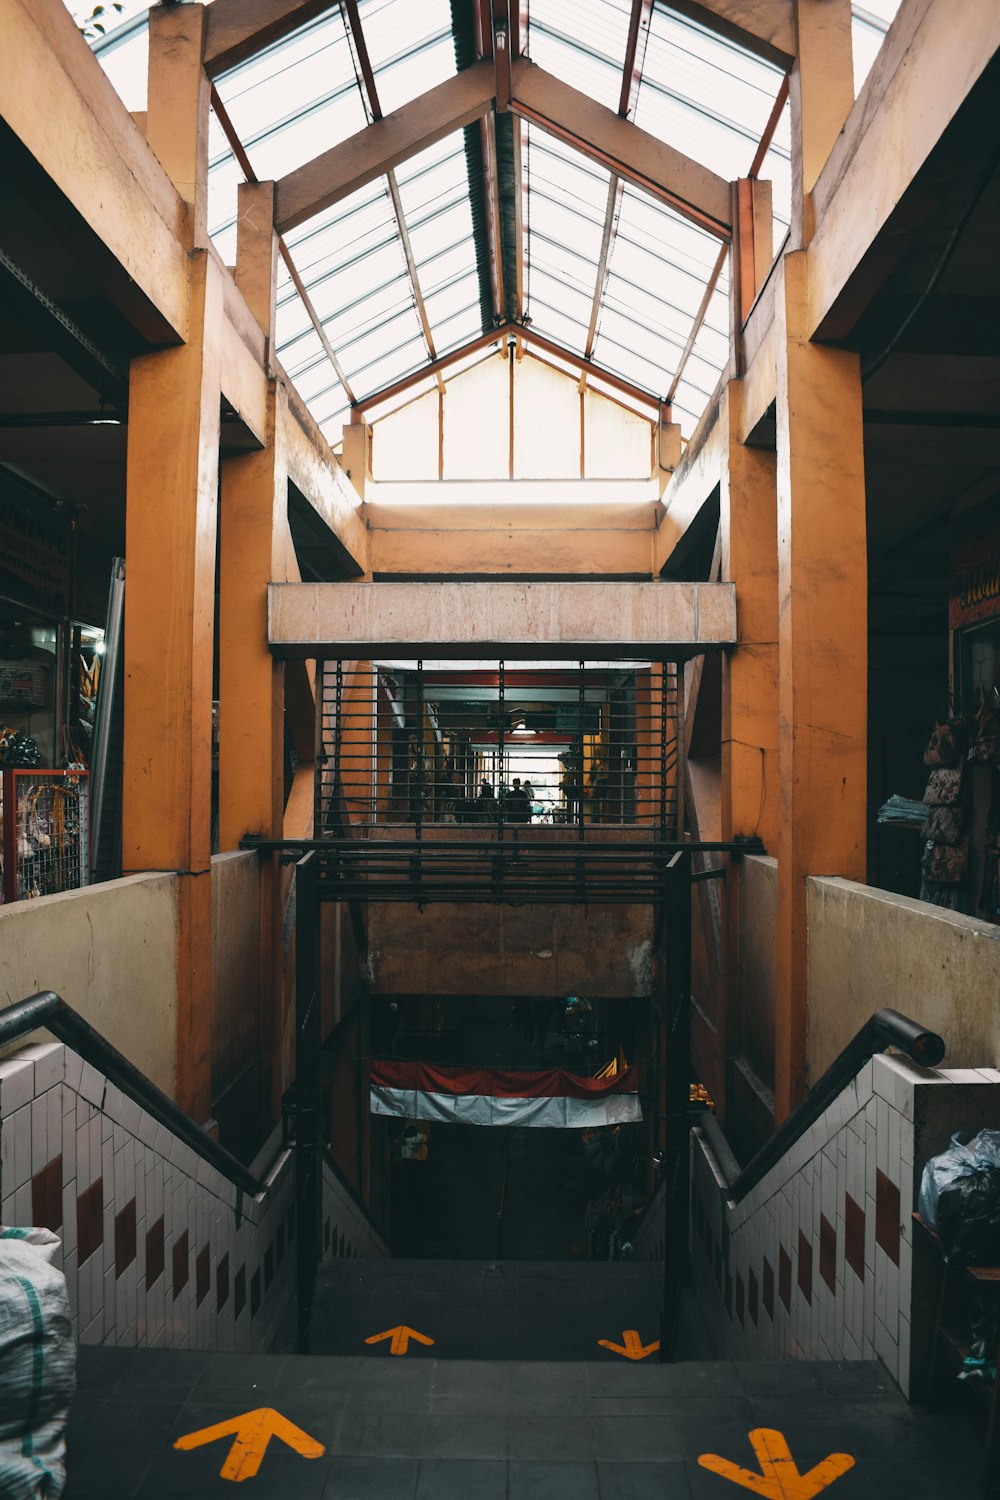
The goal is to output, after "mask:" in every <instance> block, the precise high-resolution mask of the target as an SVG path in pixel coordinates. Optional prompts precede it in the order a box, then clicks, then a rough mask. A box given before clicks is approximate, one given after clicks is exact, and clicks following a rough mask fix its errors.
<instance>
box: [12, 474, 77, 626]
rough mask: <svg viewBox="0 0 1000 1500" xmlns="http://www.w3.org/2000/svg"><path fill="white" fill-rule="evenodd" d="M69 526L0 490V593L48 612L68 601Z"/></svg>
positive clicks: (60, 612)
mask: <svg viewBox="0 0 1000 1500" xmlns="http://www.w3.org/2000/svg"><path fill="white" fill-rule="evenodd" d="M70 544H71V535H70V528H69V525H68V523H67V522H66V521H59V520H57V519H54V518H52V517H49V516H47V515H44V514H40V513H39V512H38V511H36V510H32V509H31V508H30V507H28V506H26V505H23V504H20V503H19V502H18V501H17V500H14V499H13V498H12V497H11V496H9V495H2V494H0V594H3V595H4V596H5V597H6V598H7V599H10V600H12V601H13V602H14V603H16V604H23V605H25V606H27V607H28V608H29V609H35V610H37V611H38V612H39V614H44V615H49V616H61V615H65V614H66V612H67V609H68V605H69V575H70Z"/></svg>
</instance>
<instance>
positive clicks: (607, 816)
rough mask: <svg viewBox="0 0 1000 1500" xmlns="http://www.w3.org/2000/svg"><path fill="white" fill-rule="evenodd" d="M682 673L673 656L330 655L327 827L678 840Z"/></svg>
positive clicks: (322, 694)
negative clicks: (553, 659) (555, 659)
mask: <svg viewBox="0 0 1000 1500" xmlns="http://www.w3.org/2000/svg"><path fill="white" fill-rule="evenodd" d="M678 680H679V679H678V670H677V668H676V666H675V665H674V664H672V663H650V662H615V663H610V664H604V663H602V664H596V663H587V662H580V663H579V664H578V665H577V666H576V667H569V668H567V667H564V666H555V667H545V668H539V667H537V666H533V665H530V664H527V665H518V666H516V667H512V666H508V665H507V664H505V663H504V662H495V663H490V664H489V665H488V666H485V667H483V666H477V668H476V669H475V670H473V669H471V668H470V667H469V665H468V664H467V663H464V664H463V663H455V664H454V665H451V664H447V663H444V664H442V663H435V664H434V667H433V669H430V668H429V667H426V666H425V665H424V664H423V663H421V662H412V663H408V664H403V663H393V664H378V663H371V662H345V661H329V662H320V663H317V688H318V695H319V708H318V714H317V747H316V749H317V754H316V766H317V774H316V809H315V811H316V821H315V829H316V836H317V838H320V839H322V838H330V839H336V838H338V837H343V836H345V835H348V834H351V833H357V832H359V831H361V830H362V829H366V828H367V829H375V828H378V827H381V826H390V825H405V832H404V829H403V828H402V827H400V828H399V831H398V837H399V838H400V839H402V840H406V839H408V838H414V839H416V840H420V839H421V838H422V837H424V834H425V831H426V834H427V836H428V837H432V836H434V834H435V833H436V832H437V831H438V830H439V829H441V828H442V827H443V826H444V825H459V826H466V827H469V828H470V830H471V829H472V828H476V827H478V828H479V829H481V830H484V831H485V829H486V828H487V827H489V828H492V829H493V830H494V831H495V832H496V833H498V834H499V836H500V837H501V838H502V837H504V836H506V835H507V834H508V833H509V832H510V831H512V830H520V829H522V828H527V827H531V829H532V830H533V834H534V831H535V830H537V831H538V835H539V836H540V837H543V838H544V837H545V835H544V833H543V832H542V830H544V829H546V828H551V829H552V830H553V835H552V836H553V838H557V837H564V838H565V837H569V838H572V839H575V840H578V841H587V840H588V839H589V840H591V841H594V839H595V837H596V839H597V841H603V840H605V839H606V838H607V837H608V834H607V832H606V830H608V829H610V828H640V829H646V830H649V832H650V833H651V834H654V835H655V836H658V837H659V838H660V839H661V840H668V839H676V838H678V837H679V832H678V823H679V797H678V781H679V776H678V720H679V705H678ZM557 830H561V834H560V833H557ZM598 830H600V832H598ZM470 837H474V835H471V834H470Z"/></svg>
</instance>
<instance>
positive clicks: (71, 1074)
mask: <svg viewBox="0 0 1000 1500" xmlns="http://www.w3.org/2000/svg"><path fill="white" fill-rule="evenodd" d="M63 1069H64V1072H63V1077H64V1079H65V1082H66V1086H67V1088H69V1089H71V1090H72V1091H73V1092H74V1093H79V1091H80V1074H81V1073H82V1072H83V1058H82V1057H81V1056H80V1054H79V1052H74V1051H73V1049H72V1047H67V1048H65V1057H64V1060H63Z"/></svg>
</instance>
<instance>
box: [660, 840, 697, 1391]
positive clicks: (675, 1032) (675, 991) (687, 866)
mask: <svg viewBox="0 0 1000 1500" xmlns="http://www.w3.org/2000/svg"><path fill="white" fill-rule="evenodd" d="M665 877H666V878H665V883H664V896H665V898H666V903H667V907H666V917H667V920H666V924H665V937H666V955H665V958H666V965H665V970H666V972H665V992H666V993H665V997H664V998H665V1002H666V1003H665V1007H664V1010H665V1014H666V1018H667V1035H666V1053H667V1056H666V1064H667V1100H666V1113H667V1141H666V1150H665V1152H664V1183H665V1187H664V1193H663V1214H664V1223H663V1321H662V1327H661V1332H660V1359H661V1360H663V1361H665V1362H667V1361H670V1360H671V1359H672V1358H673V1345H674V1339H675V1337H676V1334H677V1321H678V1313H679V1311H680V1294H681V1287H682V1285H683V1284H684V1282H685V1280H686V1279H687V1273H688V1218H689V1215H690V1181H689V1178H690V1162H689V1157H688V1144H689V1143H688V1135H689V1122H690V1112H691V854H690V851H689V850H687V849H681V850H678V851H677V853H676V854H675V855H674V856H673V857H672V859H671V860H670V862H669V864H668V865H667V866H666V870H665Z"/></svg>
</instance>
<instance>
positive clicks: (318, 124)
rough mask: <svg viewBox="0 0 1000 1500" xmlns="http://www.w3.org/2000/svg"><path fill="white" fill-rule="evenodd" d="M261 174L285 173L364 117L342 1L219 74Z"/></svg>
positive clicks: (242, 137)
mask: <svg viewBox="0 0 1000 1500" xmlns="http://www.w3.org/2000/svg"><path fill="white" fill-rule="evenodd" d="M216 88H217V89H218V91H219V96H220V98H221V99H222V102H223V104H224V105H225V107H226V112H227V113H228V115H229V117H230V119H231V120H232V122H233V126H234V127H235V130H236V133H237V134H238V136H239V138H240V140H241V141H242V142H243V145H244V146H245V148H246V152H247V155H248V156H249V158H250V161H251V162H252V164H253V168H254V171H255V172H256V173H257V176H258V177H260V178H261V179H262V180H267V179H270V178H277V177H283V176H285V175H286V174H287V173H288V172H290V171H292V170H293V169H294V168H295V167H298V166H301V165H302V164H303V162H307V161H309V160H311V158H312V157H314V156H316V155H317V154H318V153H319V152H320V151H321V150H325V149H327V148H328V147H330V146H334V145H337V144H338V142H340V141H344V140H346V139H347V138H348V136H351V135H354V134H356V133H357V132H358V131H359V130H363V129H364V128H365V125H366V123H367V120H366V117H365V111H364V106H363V103H362V99H361V94H360V91H359V89H358V85H357V78H356V74H355V69H354V57H353V54H352V52H351V47H350V42H349V39H348V36H347V32H346V29H345V26H344V19H343V15H342V13H341V10H340V7H339V6H337V7H335V8H334V9H332V10H330V11H328V12H327V13H326V14H325V15H323V16H321V17H320V18H319V19H318V20H315V21H312V22H310V23H309V24H308V25H307V26H303V27H302V28H301V29H300V30H299V31H297V32H295V33H294V34H293V35H292V36H290V37H286V38H284V39H283V40H282V41H280V42H275V43H274V44H273V45H272V46H270V47H266V48H265V49H264V50H263V51H262V52H259V53H257V54H256V56H254V57H252V58H250V59H249V60H248V61H247V62H245V63H241V64H240V65H239V66H238V67H236V68H234V69H233V70H232V71H231V72H229V73H226V74H224V75H223V76H222V77H221V78H219V79H218V80H217V82H216Z"/></svg>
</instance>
